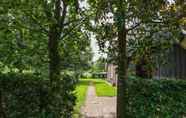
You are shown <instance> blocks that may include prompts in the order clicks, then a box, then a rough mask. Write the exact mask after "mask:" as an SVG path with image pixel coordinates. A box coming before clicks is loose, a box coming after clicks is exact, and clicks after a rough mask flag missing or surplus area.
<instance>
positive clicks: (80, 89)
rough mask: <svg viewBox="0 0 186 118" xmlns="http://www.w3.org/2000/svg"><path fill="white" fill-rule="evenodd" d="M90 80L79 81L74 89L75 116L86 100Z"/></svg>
mask: <svg viewBox="0 0 186 118" xmlns="http://www.w3.org/2000/svg"><path fill="white" fill-rule="evenodd" d="M89 83H90V80H85V79H81V80H80V81H79V83H78V85H77V87H76V90H75V93H76V97H77V102H76V106H75V114H78V113H79V112H80V108H81V106H82V105H83V104H84V102H85V99H86V92H87V89H88V86H89Z"/></svg>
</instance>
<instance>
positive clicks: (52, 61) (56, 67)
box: [48, 25, 60, 82]
mask: <svg viewBox="0 0 186 118" xmlns="http://www.w3.org/2000/svg"><path fill="white" fill-rule="evenodd" d="M59 38H60V34H59V33H58V31H57V28H56V27H55V25H54V26H52V27H51V28H50V31H49V40H48V53H49V78H50V81H51V82H54V81H55V80H58V79H59V76H60V55H59V50H58V40H59Z"/></svg>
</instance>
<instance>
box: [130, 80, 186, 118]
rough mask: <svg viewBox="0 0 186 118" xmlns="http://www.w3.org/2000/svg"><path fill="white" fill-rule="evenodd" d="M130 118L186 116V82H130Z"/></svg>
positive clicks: (177, 117)
mask: <svg viewBox="0 0 186 118" xmlns="http://www.w3.org/2000/svg"><path fill="white" fill-rule="evenodd" d="M128 91H129V93H128V94H129V102H128V103H129V107H128V110H129V111H128V113H129V114H128V115H129V117H130V118H144V117H145V118H157V117H158V118H174V117H176V118H182V117H183V116H185V115H186V101H185V100H186V82H185V81H181V80H147V79H140V78H134V77H130V78H129V80H128Z"/></svg>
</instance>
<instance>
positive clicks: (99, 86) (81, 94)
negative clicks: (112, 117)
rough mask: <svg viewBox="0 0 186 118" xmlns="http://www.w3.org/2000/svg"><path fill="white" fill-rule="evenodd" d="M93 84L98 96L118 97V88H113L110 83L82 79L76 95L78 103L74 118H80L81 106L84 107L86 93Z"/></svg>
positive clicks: (100, 80)
mask: <svg viewBox="0 0 186 118" xmlns="http://www.w3.org/2000/svg"><path fill="white" fill-rule="evenodd" d="M91 82H92V83H93V85H94V86H95V88H96V94H97V96H100V97H101V96H105V97H111V96H116V88H115V87H112V86H111V85H110V84H109V83H108V82H106V81H105V80H102V79H80V81H79V83H78V85H77V87H76V90H75V93H76V97H77V102H76V106H75V114H74V118H78V117H79V116H78V114H79V112H80V108H81V106H83V105H84V102H85V100H86V93H87V90H88V86H89V85H90V83H91Z"/></svg>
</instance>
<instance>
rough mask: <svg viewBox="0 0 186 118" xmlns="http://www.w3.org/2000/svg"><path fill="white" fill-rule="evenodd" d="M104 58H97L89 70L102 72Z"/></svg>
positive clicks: (103, 69) (104, 62)
mask: <svg viewBox="0 0 186 118" xmlns="http://www.w3.org/2000/svg"><path fill="white" fill-rule="evenodd" d="M105 64H106V59H105V58H99V59H98V60H97V61H96V62H94V64H93V65H92V68H91V71H92V72H104V71H105Z"/></svg>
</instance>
